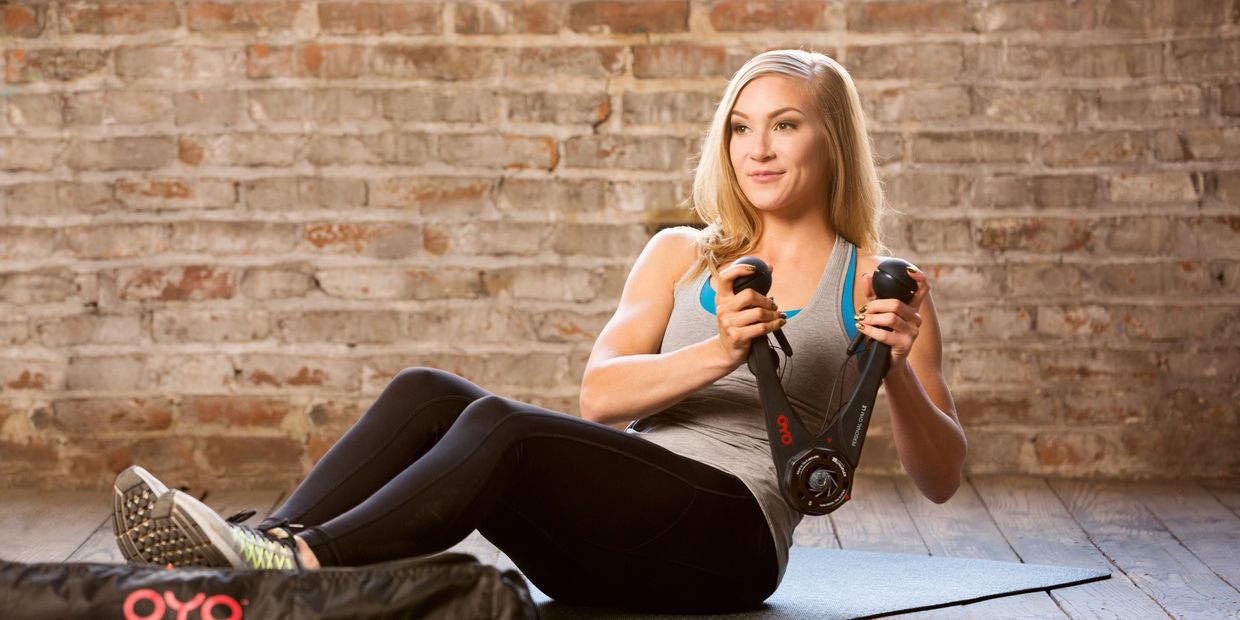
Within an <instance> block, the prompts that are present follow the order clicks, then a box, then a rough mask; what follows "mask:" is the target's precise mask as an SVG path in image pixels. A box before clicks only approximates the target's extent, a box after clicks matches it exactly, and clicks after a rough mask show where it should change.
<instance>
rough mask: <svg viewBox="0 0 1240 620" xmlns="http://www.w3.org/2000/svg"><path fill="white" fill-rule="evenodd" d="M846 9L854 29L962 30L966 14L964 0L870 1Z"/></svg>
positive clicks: (887, 30) (896, 30)
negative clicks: (945, 0) (962, 0)
mask: <svg viewBox="0 0 1240 620" xmlns="http://www.w3.org/2000/svg"><path fill="white" fill-rule="evenodd" d="M847 11H848V29H849V30H850V31H853V32H960V31H962V30H964V27H965V22H966V20H965V18H966V15H967V14H966V12H965V6H964V3H963V2H935V3H926V2H867V3H864V4H849V5H848V7H847Z"/></svg>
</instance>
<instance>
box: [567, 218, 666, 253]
mask: <svg viewBox="0 0 1240 620" xmlns="http://www.w3.org/2000/svg"><path fill="white" fill-rule="evenodd" d="M649 239H650V235H649V234H647V233H646V228H645V227H644V226H640V225H632V224H629V225H616V224H561V225H560V226H558V227H557V228H556V229H555V232H554V233H553V234H552V236H551V249H552V250H554V251H555V252H556V253H557V254H559V255H562V256H564V255H568V256H571V255H578V254H581V255H587V256H606V257H613V258H628V259H636V258H637V255H638V254H639V253H641V251H642V248H643V247H645V246H646V242H647V241H649Z"/></svg>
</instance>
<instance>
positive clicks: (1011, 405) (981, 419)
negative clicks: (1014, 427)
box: [952, 390, 1045, 432]
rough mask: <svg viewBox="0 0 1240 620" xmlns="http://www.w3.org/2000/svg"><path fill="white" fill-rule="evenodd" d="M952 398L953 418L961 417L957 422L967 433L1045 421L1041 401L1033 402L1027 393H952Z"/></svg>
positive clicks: (1033, 399) (986, 391)
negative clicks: (985, 427) (980, 428)
mask: <svg viewBox="0 0 1240 620" xmlns="http://www.w3.org/2000/svg"><path fill="white" fill-rule="evenodd" d="M952 399H953V400H954V401H955V404H956V415H957V416H958V417H959V418H960V423H961V424H962V425H964V427H965V428H968V429H969V430H970V432H971V431H972V430H973V429H974V428H976V427H978V426H982V425H995V426H1002V425H1005V424H1037V423H1039V422H1045V415H1044V413H1045V412H1044V411H1043V409H1045V405H1044V404H1043V401H1042V400H1041V399H1037V400H1035V398H1034V396H1033V395H1031V394H1030V393H1028V392H1023V391H1022V392H995V391H990V390H960V391H959V392H957V393H953V394H952ZM1035 411H1036V412H1037V413H1035ZM1040 414H1041V415H1040Z"/></svg>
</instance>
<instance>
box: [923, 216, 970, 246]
mask: <svg viewBox="0 0 1240 620" xmlns="http://www.w3.org/2000/svg"><path fill="white" fill-rule="evenodd" d="M911 225H912V226H913V227H914V228H916V230H917V234H916V235H914V236H913V238H912V246H913V249H914V250H916V251H918V252H968V251H971V250H973V249H974V247H975V245H974V242H973V240H972V238H971V233H970V222H969V220H966V219H915V220H912V221H911Z"/></svg>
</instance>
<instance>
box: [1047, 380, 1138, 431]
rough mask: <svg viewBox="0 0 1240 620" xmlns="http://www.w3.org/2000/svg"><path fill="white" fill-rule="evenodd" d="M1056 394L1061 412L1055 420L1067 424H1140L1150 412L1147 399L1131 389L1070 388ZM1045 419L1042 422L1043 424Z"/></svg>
mask: <svg viewBox="0 0 1240 620" xmlns="http://www.w3.org/2000/svg"><path fill="white" fill-rule="evenodd" d="M1057 392H1058V393H1059V396H1058V398H1056V400H1061V401H1062V403H1061V404H1060V406H1059V409H1060V413H1059V415H1058V416H1057V417H1056V421H1057V422H1059V421H1062V422H1064V423H1068V424H1135V423H1139V422H1143V421H1144V420H1145V419H1146V417H1147V412H1148V409H1149V396H1148V395H1146V394H1143V393H1140V392H1135V393H1134V392H1133V390H1132V389H1131V387H1104V386H1099V387H1097V388H1093V386H1091V388H1090V389H1087V390H1085V389H1079V388H1078V389H1071V388H1069V389H1068V391H1067V392H1062V391H1057ZM1046 421H1047V420H1046V419H1043V420H1042V423H1044V424H1045V423H1046Z"/></svg>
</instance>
